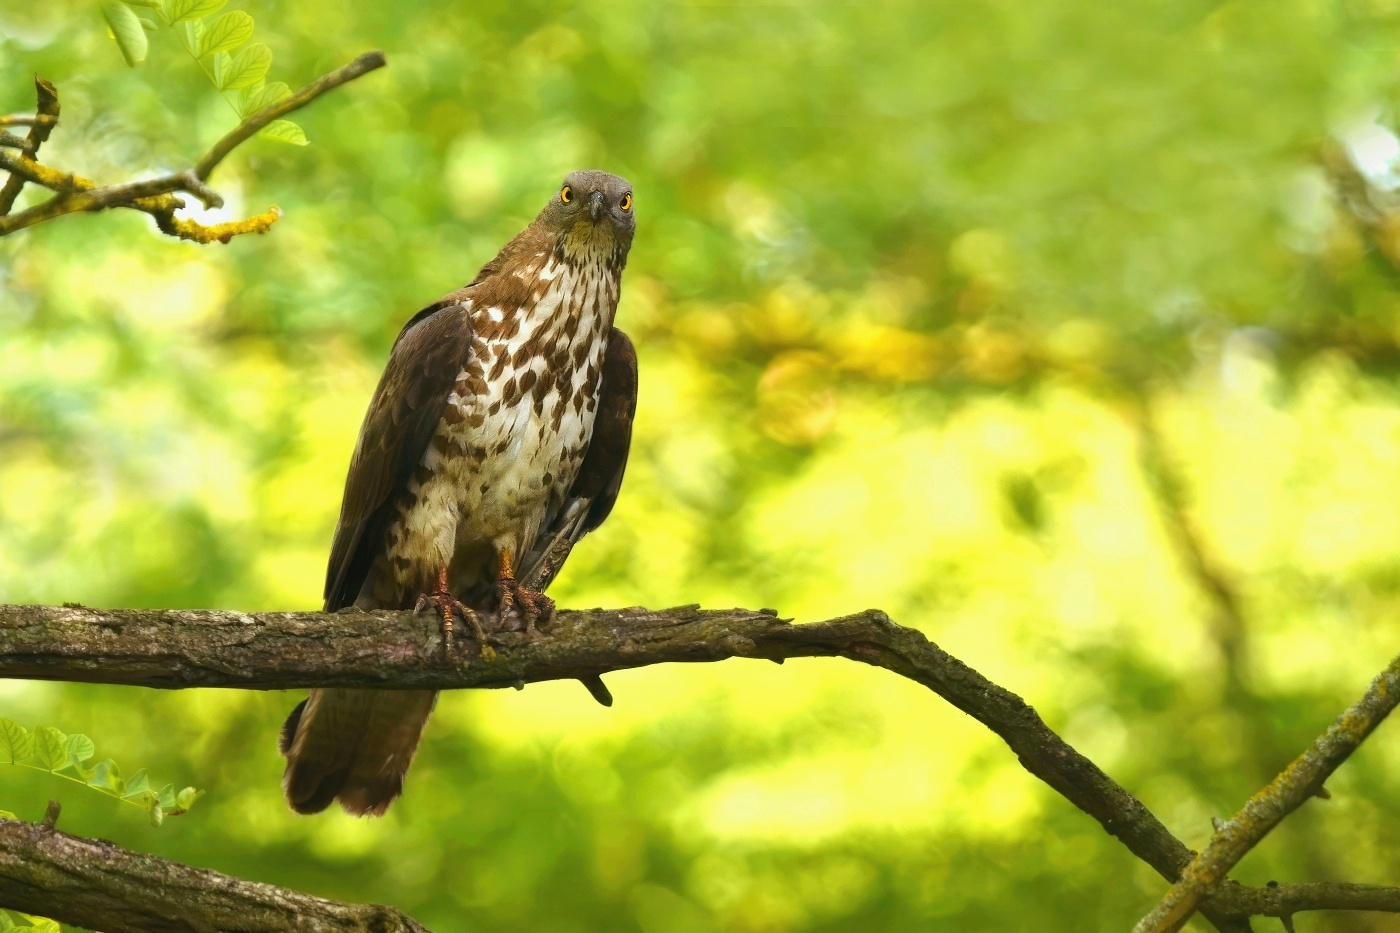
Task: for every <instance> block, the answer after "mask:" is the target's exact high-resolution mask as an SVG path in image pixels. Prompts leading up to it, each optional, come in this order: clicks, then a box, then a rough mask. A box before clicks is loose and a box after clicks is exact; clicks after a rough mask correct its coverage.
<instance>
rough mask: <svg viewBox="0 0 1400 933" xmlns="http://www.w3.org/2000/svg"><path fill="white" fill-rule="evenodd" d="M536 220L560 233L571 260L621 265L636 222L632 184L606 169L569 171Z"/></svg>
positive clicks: (563, 245)
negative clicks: (590, 260) (599, 261)
mask: <svg viewBox="0 0 1400 933" xmlns="http://www.w3.org/2000/svg"><path fill="white" fill-rule="evenodd" d="M536 222H537V223H538V222H543V223H544V224H545V226H547V227H548V228H549V229H551V230H553V231H555V232H557V233H558V236H559V241H558V243H559V248H560V249H562V250H563V252H564V255H565V256H566V257H568V258H569V259H572V260H575V261H584V260H588V259H590V258H593V259H600V260H603V261H612V262H615V263H616V264H617V265H618V267H619V268H620V267H621V265H622V264H623V263H625V262H626V261H627V250H628V249H629V248H630V247H631V246H632V232H633V230H634V229H635V228H636V225H637V219H636V214H635V212H634V210H633V205H632V185H631V183H630V182H628V181H627V179H625V178H619V177H618V176H616V175H609V174H608V173H607V172H594V171H579V172H570V173H569V175H568V176H567V177H566V178H565V179H564V181H563V183H562V184H561V185H560V186H559V190H558V191H556V192H555V193H554V197H552V198H550V199H549V203H548V204H546V205H545V208H544V210H543V211H541V212H540V216H539V218H538V220H537V221H536Z"/></svg>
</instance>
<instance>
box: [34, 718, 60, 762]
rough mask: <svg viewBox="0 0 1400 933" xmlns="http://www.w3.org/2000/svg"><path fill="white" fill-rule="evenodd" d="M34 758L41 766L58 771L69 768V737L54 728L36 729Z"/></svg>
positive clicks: (43, 727)
mask: <svg viewBox="0 0 1400 933" xmlns="http://www.w3.org/2000/svg"><path fill="white" fill-rule="evenodd" d="M34 758H35V759H36V761H37V762H38V764H39V766H40V767H42V768H45V769H46V770H49V771H57V770H59V769H60V768H66V767H67V766H68V736H66V735H64V734H63V733H62V732H59V731H58V730H57V729H55V728H54V727H53V726H35V727H34Z"/></svg>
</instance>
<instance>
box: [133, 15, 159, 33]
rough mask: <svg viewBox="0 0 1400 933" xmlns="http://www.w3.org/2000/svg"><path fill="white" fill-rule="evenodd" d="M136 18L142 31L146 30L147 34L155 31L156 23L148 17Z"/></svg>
mask: <svg viewBox="0 0 1400 933" xmlns="http://www.w3.org/2000/svg"><path fill="white" fill-rule="evenodd" d="M136 18H137V19H139V20H140V21H141V28H142V29H144V30H146V31H147V32H155V31H156V28H157V27H156V21H155V20H153V19H151V18H150V17H149V16H138V17H136Z"/></svg>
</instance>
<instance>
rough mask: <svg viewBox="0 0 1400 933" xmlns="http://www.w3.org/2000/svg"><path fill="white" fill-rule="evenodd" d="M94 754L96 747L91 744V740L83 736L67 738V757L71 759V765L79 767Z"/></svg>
mask: <svg viewBox="0 0 1400 933" xmlns="http://www.w3.org/2000/svg"><path fill="white" fill-rule="evenodd" d="M96 754H97V746H95V745H93V744H92V739H90V738H88V737H87V736H85V735H70V736H69V737H68V757H69V758H71V759H73V764H75V765H81V764H82V763H83V762H85V761H87V760H88V759H89V758H91V757H92V756H93V755H96Z"/></svg>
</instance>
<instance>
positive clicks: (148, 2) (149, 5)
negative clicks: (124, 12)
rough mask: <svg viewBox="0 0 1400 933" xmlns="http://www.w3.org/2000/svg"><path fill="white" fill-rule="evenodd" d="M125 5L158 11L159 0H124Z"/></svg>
mask: <svg viewBox="0 0 1400 933" xmlns="http://www.w3.org/2000/svg"><path fill="white" fill-rule="evenodd" d="M124 2H125V3H126V5H127V6H140V7H145V8H146V9H148V10H156V11H157V12H159V11H160V0H124Z"/></svg>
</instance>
